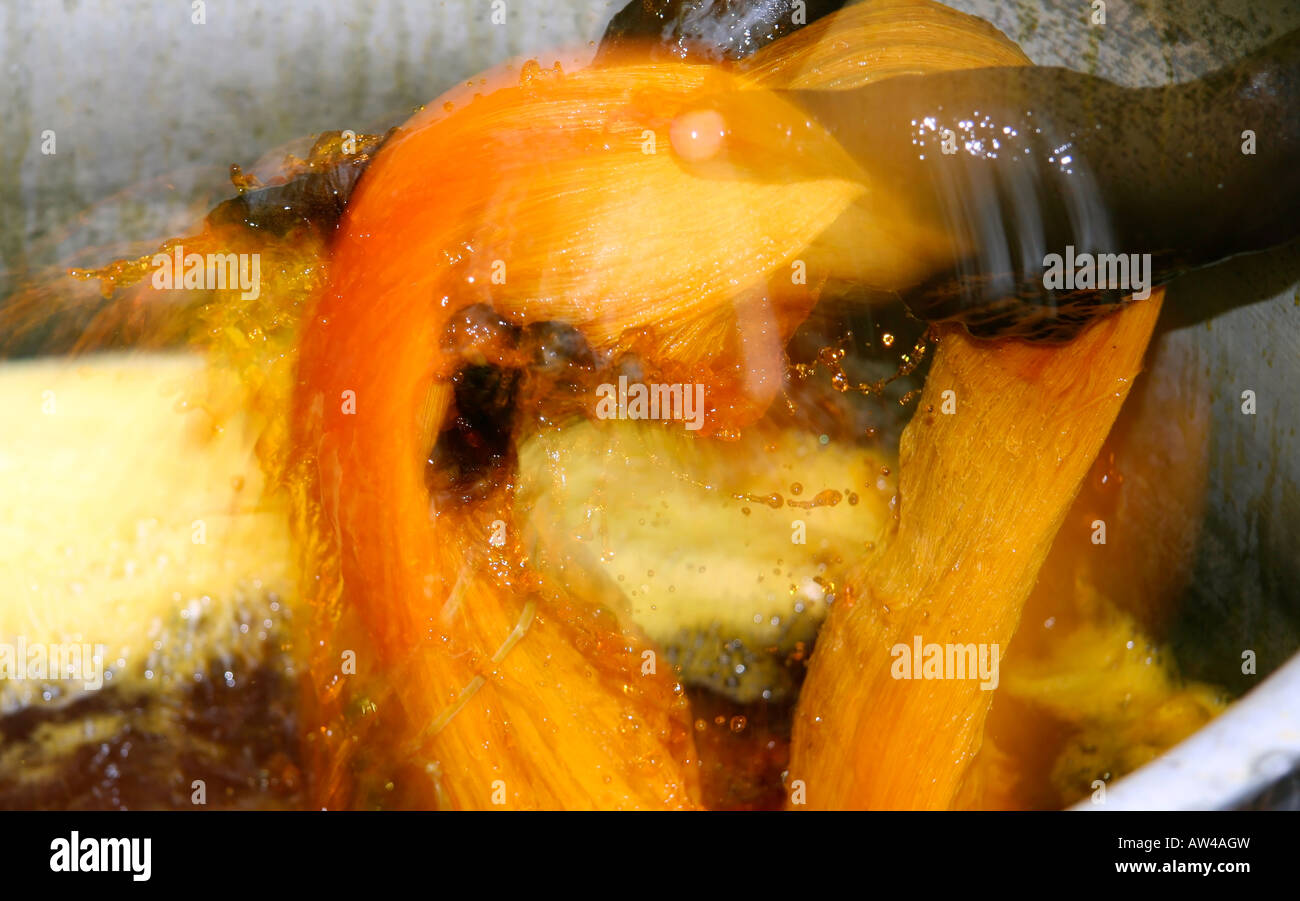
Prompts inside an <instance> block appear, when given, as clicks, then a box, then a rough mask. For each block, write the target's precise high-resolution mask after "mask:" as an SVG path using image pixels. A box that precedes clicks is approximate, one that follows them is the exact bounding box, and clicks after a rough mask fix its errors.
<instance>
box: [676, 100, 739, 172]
mask: <svg viewBox="0 0 1300 901" xmlns="http://www.w3.org/2000/svg"><path fill="white" fill-rule="evenodd" d="M726 134H727V123H726V120H725V119H723V118H722V114H721V113H719V112H718V111H717V110H689V111H687V112H684V113H681V114H680V115H678V116H677V118H675V119H673V124H672V126H671V127H670V128H669V130H668V138H669V140H670V141H671V142H672V145H673V150H674V151H675V152H676V153H677V155H678V156H680V157H681V158H682V159H684V160H687V161H688V162H692V163H698V162H703V161H704V160H709V159H712V158H713V157H715V156H717V155H718V151H719V150H721V149H722V142H723V139H724V138H725V137H726Z"/></svg>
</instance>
